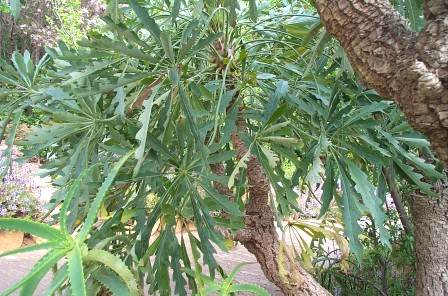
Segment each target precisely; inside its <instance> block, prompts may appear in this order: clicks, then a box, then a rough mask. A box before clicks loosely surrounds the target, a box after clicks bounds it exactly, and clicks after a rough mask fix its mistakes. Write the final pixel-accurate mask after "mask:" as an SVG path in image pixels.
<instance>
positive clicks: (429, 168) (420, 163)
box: [378, 129, 445, 179]
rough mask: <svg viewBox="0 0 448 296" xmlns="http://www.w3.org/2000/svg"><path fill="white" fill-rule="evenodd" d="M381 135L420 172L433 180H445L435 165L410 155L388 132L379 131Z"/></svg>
mask: <svg viewBox="0 0 448 296" xmlns="http://www.w3.org/2000/svg"><path fill="white" fill-rule="evenodd" d="M378 131H379V133H380V134H381V135H382V136H384V138H385V139H386V140H387V141H388V142H389V143H390V144H392V146H393V147H394V148H395V149H397V151H398V152H399V153H400V154H401V156H403V157H405V158H406V159H408V160H409V161H411V162H412V163H413V164H414V165H415V166H416V167H417V168H419V169H420V170H422V172H424V174H425V175H426V176H428V177H432V178H439V179H440V178H444V177H445V175H444V174H442V173H440V172H438V171H437V170H436V169H435V166H434V165H433V164H430V163H428V162H425V161H424V160H423V159H421V158H420V157H418V156H416V155H415V154H413V153H410V152H408V151H406V150H405V149H404V148H403V147H402V146H401V145H400V143H399V142H398V141H397V140H396V139H395V138H394V137H393V136H392V135H391V134H389V133H388V132H386V131H383V130H380V129H378Z"/></svg>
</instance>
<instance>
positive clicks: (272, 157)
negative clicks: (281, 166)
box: [258, 146, 280, 168]
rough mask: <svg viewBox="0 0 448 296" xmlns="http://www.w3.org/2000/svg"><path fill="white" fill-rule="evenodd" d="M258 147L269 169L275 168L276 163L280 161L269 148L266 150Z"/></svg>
mask: <svg viewBox="0 0 448 296" xmlns="http://www.w3.org/2000/svg"><path fill="white" fill-rule="evenodd" d="M258 147H260V149H261V151H262V152H263V154H264V156H265V157H266V159H267V160H268V163H269V166H270V167H271V168H275V167H276V166H277V162H278V161H279V160H280V159H279V158H278V156H277V155H275V154H274V152H273V151H272V150H271V149H269V148H266V147H264V146H258Z"/></svg>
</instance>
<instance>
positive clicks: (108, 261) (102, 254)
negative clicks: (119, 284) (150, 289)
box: [83, 249, 140, 296]
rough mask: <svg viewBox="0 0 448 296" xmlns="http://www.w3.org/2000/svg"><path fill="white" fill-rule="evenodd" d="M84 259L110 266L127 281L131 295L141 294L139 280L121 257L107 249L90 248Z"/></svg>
mask: <svg viewBox="0 0 448 296" xmlns="http://www.w3.org/2000/svg"><path fill="white" fill-rule="evenodd" d="M83 259H84V260H85V261H93V262H99V263H101V264H103V265H104V266H106V267H108V268H110V269H111V270H113V271H114V272H115V273H117V274H118V275H119V276H120V278H121V279H122V280H123V282H124V283H126V286H127V288H128V289H129V295H130V296H138V295H140V294H139V289H138V285H137V281H136V280H135V278H134V275H133V274H132V272H131V271H130V270H129V269H128V267H127V266H126V265H125V264H124V263H123V261H121V260H120V258H118V257H116V256H115V255H113V254H111V253H109V252H107V251H104V250H98V249H94V250H90V251H89V252H88V253H87V254H86V255H85V256H84V258H83Z"/></svg>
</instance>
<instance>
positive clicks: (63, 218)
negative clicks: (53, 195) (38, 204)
mask: <svg viewBox="0 0 448 296" xmlns="http://www.w3.org/2000/svg"><path fill="white" fill-rule="evenodd" d="M95 167H97V165H93V166H91V167H90V168H88V169H85V170H84V171H83V172H82V173H81V174H80V175H79V177H78V178H76V180H75V181H74V182H73V184H72V185H71V186H70V189H69V190H68V192H67V196H66V197H65V199H64V203H63V204H62V207H61V211H60V212H59V224H60V228H61V231H62V232H63V233H65V234H68V228H67V216H68V214H67V212H68V209H69V207H70V203H71V201H72V199H73V197H74V196H75V194H76V193H77V192H78V190H79V187H80V186H81V184H82V182H83V181H84V179H85V178H86V177H87V176H88V175H89V174H90V173H91V172H92V170H93V169H94V168H95Z"/></svg>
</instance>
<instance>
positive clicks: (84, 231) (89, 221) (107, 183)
mask: <svg viewBox="0 0 448 296" xmlns="http://www.w3.org/2000/svg"><path fill="white" fill-rule="evenodd" d="M132 154H134V151H130V152H128V153H127V154H126V155H124V156H123V157H122V158H121V159H120V160H119V161H118V162H117V163H116V164H115V166H114V167H113V168H112V170H111V171H110V172H109V174H108V175H107V177H106V179H105V180H104V182H103V184H102V185H101V187H100V188H99V190H98V193H97V194H96V196H95V199H94V200H93V202H92V204H91V206H90V209H89V212H88V213H87V217H86V219H85V221H84V224H83V226H82V228H81V230H80V231H79V233H78V235H77V236H76V240H77V241H78V242H83V241H84V240H85V239H86V238H87V235H88V234H89V232H90V229H91V228H92V226H93V223H94V222H95V219H96V217H97V214H98V211H99V209H100V206H101V203H102V201H103V199H104V198H105V197H106V194H107V192H108V191H109V189H110V187H111V186H112V183H113V182H114V180H115V177H116V176H117V174H118V172H119V170H120V169H121V167H122V166H123V165H124V164H125V162H126V161H127V160H128V158H129V157H130V156H131V155H132Z"/></svg>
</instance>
